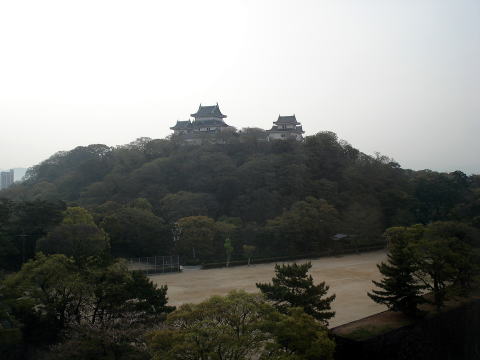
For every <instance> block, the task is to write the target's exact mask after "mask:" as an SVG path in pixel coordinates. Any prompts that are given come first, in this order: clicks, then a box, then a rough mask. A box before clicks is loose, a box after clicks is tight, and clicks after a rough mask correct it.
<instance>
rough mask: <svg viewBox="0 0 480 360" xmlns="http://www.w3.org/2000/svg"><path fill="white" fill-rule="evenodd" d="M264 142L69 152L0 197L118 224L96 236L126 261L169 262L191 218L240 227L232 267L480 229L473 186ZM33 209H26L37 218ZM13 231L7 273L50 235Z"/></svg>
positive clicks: (247, 139)
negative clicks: (251, 256) (177, 231)
mask: <svg viewBox="0 0 480 360" xmlns="http://www.w3.org/2000/svg"><path fill="white" fill-rule="evenodd" d="M263 136H264V132H262V131H260V130H258V129H246V130H245V131H244V132H243V133H240V134H229V135H228V136H227V137H226V138H224V139H221V140H222V141H221V142H222V143H216V144H214V143H205V144H203V145H199V146H196V145H195V146H194V145H191V146H180V145H179V143H178V142H177V141H176V140H175V138H174V137H172V138H171V139H157V140H152V139H149V138H140V139H137V140H136V141H134V142H132V143H130V144H127V145H124V146H117V147H114V148H113V147H108V146H105V145H100V144H94V145H90V146H85V147H77V148H75V149H73V150H71V151H66V152H60V153H57V154H54V155H53V156H52V157H50V158H49V159H47V160H45V161H44V162H42V163H40V164H38V165H36V166H34V167H33V168H31V169H30V170H29V171H28V175H27V181H26V182H24V183H22V184H18V185H15V186H12V187H10V188H9V189H7V190H4V191H2V192H1V195H0V196H2V197H3V196H4V197H7V198H10V199H15V200H22V201H23V200H24V199H27V200H33V199H43V200H50V201H49V202H44V205H43V206H44V210H45V211H44V212H43V213H39V212H36V211H34V213H32V214H31V215H32V218H37V219H41V218H42V217H44V216H46V215H47V214H49V213H50V214H51V215H53V214H52V213H51V211H52V209H50V210H48V209H47V206H45V205H46V204H48V206H50V207H53V204H55V203H54V202H53V200H55V199H63V200H64V201H67V202H68V203H70V204H75V206H77V205H78V206H83V207H85V208H88V209H89V210H90V211H91V212H92V214H93V218H94V220H95V222H96V223H97V224H98V225H100V224H101V223H102V221H103V220H104V219H105V218H106V217H117V219H109V220H112V221H111V223H109V224H108V225H107V223H105V225H106V226H109V227H110V228H111V229H112V232H113V233H114V234H113V235H112V234H109V235H110V237H111V239H112V251H113V254H114V255H122V256H126V257H134V256H144V255H152V254H153V253H156V254H168V253H170V251H171V250H172V248H173V247H172V236H171V233H170V228H171V227H173V224H175V223H176V222H177V221H179V220H180V219H182V218H186V217H192V216H207V217H210V218H212V219H214V220H215V221H216V222H218V221H219V219H224V218H237V219H239V222H238V224H236V225H237V229H236V230H235V235H234V236H231V239H232V244H233V246H234V251H233V253H232V259H233V260H235V259H238V258H240V257H241V256H242V246H243V245H244V244H248V245H253V246H255V247H256V249H257V250H256V253H257V254H258V255H259V256H262V257H272V256H281V255H293V254H297V255H298V254H304V255H307V254H310V253H314V252H319V251H322V252H323V251H325V250H329V249H331V248H332V247H333V244H332V242H331V235H332V234H335V233H342V234H347V235H349V237H348V239H350V243H348V242H344V243H343V245H342V244H340V243H336V246H340V245H342V246H346V247H362V246H368V245H370V244H374V243H377V242H379V241H380V240H381V234H382V233H383V232H384V230H385V229H386V228H388V227H392V226H409V225H411V224H414V223H422V224H428V223H431V222H433V221H439V220H441V221H449V220H462V221H465V222H468V223H471V224H477V223H479V222H478V219H477V218H476V217H478V214H479V211H480V181H478V178H477V176H475V175H472V176H466V175H465V174H463V173H462V172H459V171H455V172H452V173H449V174H448V173H437V172H433V171H429V170H425V171H411V170H403V169H402V168H401V167H400V166H399V165H398V163H396V162H395V161H394V160H393V159H390V158H388V157H387V156H384V155H381V154H375V155H374V156H367V155H365V154H363V153H361V152H360V151H358V150H357V149H355V148H353V147H352V146H351V145H350V144H348V143H346V142H345V141H343V140H339V139H338V137H337V135H336V134H334V133H332V132H320V133H318V134H315V135H313V136H307V137H306V139H305V142H296V141H273V142H265V141H262V140H261V139H262V137H263ZM313 199H314V200H313ZM19 203H21V202H19ZM38 205H40V204H39V203H37V204H36V205H35V206H34V207H33V208H37V209H40V208H41V206H38ZM123 208H133V209H136V210H143V211H148V212H150V213H151V214H153V215H154V216H156V217H157V218H158V219H157V220H153V219H154V218H152V217H149V220H148V221H146V222H148V223H149V225H148V226H149V228H150V232H155V234H156V235H155V236H156V238H157V239H158V240H154V239H148V240H146V241H143V240H142V239H144V238H145V234H146V233H145V232H143V231H142V230H141V227H142V226H143V225H141V222H142V221H141V220H140V219H139V216H138V214H137V215H133V214H125V212H124V211H123V210H122V209H123ZM31 210H32V209H31ZM62 210H63V209H62ZM49 211H50V212H49ZM16 212H18V211H16ZM119 212H122V214H121V215H120V214H118V213H119ZM116 213H117V214H116ZM130 215H131V216H130ZM54 217H55V216H53V218H54ZM21 218H22V219H26V218H25V217H23V215H21ZM130 218H131V219H132V220H131V221H130ZM17 219H18V217H17V215H15V216H10V220H9V221H8V224H7V227H8V231H6V232H7V233H8V236H6V237H5V236H1V235H0V255H1V254H2V253H3V254H4V255H3V257H4V259H5V260H6V262H4V263H5V264H7V265H4V266H7V267H10V268H15V266H18V265H19V263H21V262H22V260H21V259H22V258H24V259H28V258H31V257H32V256H33V255H34V252H35V248H36V241H37V240H38V239H39V238H42V237H44V236H45V234H46V233H47V232H48V231H50V230H51V228H52V227H53V226H55V225H57V224H58V222H55V221H53V224H49V225H48V226H47V224H45V226H44V227H43V228H41V229H39V232H36V231H27V230H25V231H24V230H22V228H21V226H20V227H19V226H17V225H20V224H19V223H18V222H17ZM120 220H121V221H120ZM42 221H43V220H42ZM123 221H126V222H127V223H129V224H130V225H134V226H132V227H131V229H132V230H130V231H126V232H125V233H128V238H130V239H132V238H133V239H134V240H128V239H127V236H124V237H123V238H122V236H121V234H122V231H123V230H129V229H128V228H127V227H124V229H122V222H123ZM158 222H164V223H165V226H164V227H163V228H164V230H161V231H160V230H159V229H160V227H161V226H157V225H158V224H157V225H155V224H153V223H158ZM13 223H14V224H13ZM20 223H21V225H22V226H24V227H25V228H28V227H29V225H28V224H27V223H26V222H24V221H23V220H22V221H20ZM135 224H136V225H138V226H135ZM12 225H13V226H12ZM52 225H53V226H52ZM477 225H478V224H477ZM42 226H43V225H42ZM13 228H15V229H13ZM153 228H157V230H155V231H154V230H153ZM121 229H122V231H121ZM137 231H138V232H139V235H138V236H137V235H135V232H137ZM107 232H109V231H108V230H107ZM0 233H4V231H3V229H2V228H0ZM160 233H162V234H160ZM19 234H25V235H27V237H24V238H19V237H18V235H19ZM214 237H215V239H214V241H213V242H214V245H213V247H212V250H211V251H207V253H208V256H207V257H209V258H212V259H214V261H217V262H218V261H221V259H222V258H223V257H224V249H223V242H224V240H225V238H224V237H222V236H220V235H215V236H214ZM20 240H25V241H20ZM137 241H138V242H139V245H138V246H135V244H136V242H137ZM22 242H25V245H26V246H25V249H24V250H22V245H21V244H19V243H22ZM117 245H118V246H117ZM147 248H148V250H147ZM144 249H145V250H144ZM190 250H192V249H190ZM190 253H191V255H189V257H192V256H193V252H192V251H190ZM9 263H10V264H9Z"/></svg>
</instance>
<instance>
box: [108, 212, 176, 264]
mask: <svg viewBox="0 0 480 360" xmlns="http://www.w3.org/2000/svg"><path fill="white" fill-rule="evenodd" d="M100 226H101V227H102V228H103V229H104V230H105V231H106V232H107V233H108V234H109V236H110V244H111V251H112V255H114V256H123V257H138V256H152V255H155V254H164V255H167V254H169V253H170V252H171V251H172V248H173V238H172V234H171V231H170V227H169V226H168V225H167V224H166V223H165V222H164V221H163V219H162V218H160V217H158V216H156V215H155V214H153V213H152V212H151V211H149V210H145V209H143V208H138V207H120V208H118V209H115V210H114V211H113V212H111V213H107V214H106V215H105V216H104V217H103V220H102V221H101V222H100Z"/></svg>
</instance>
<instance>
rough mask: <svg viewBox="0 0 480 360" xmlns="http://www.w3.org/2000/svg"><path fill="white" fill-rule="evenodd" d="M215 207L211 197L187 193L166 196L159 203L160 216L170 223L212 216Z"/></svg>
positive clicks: (215, 204)
mask: <svg viewBox="0 0 480 360" xmlns="http://www.w3.org/2000/svg"><path fill="white" fill-rule="evenodd" d="M217 207H218V204H217V203H216V201H215V198H214V197H213V196H212V195H210V194H205V193H191V192H187V191H180V192H178V193H175V194H167V195H166V196H165V197H163V198H162V200H161V201H160V211H161V213H162V216H164V217H165V218H166V219H167V220H169V221H172V222H173V221H177V220H178V219H181V218H183V217H188V216H199V215H204V216H213V215H215V213H216V209H217Z"/></svg>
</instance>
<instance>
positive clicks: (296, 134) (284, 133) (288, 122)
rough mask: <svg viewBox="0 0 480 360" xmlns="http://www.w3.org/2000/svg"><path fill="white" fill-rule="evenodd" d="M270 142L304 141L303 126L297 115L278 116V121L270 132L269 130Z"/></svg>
mask: <svg viewBox="0 0 480 360" xmlns="http://www.w3.org/2000/svg"><path fill="white" fill-rule="evenodd" d="M267 133H268V140H269V141H271V140H288V139H295V140H298V141H302V140H303V135H302V134H303V133H305V131H303V129H302V124H300V123H299V122H298V121H297V118H296V117H295V114H293V115H289V116H281V115H278V119H277V121H275V122H274V123H273V126H272V128H271V129H270V130H267Z"/></svg>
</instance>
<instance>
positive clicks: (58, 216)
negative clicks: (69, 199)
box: [0, 199, 65, 270]
mask: <svg viewBox="0 0 480 360" xmlns="http://www.w3.org/2000/svg"><path fill="white" fill-rule="evenodd" d="M64 210H65V204H64V203H62V202H48V201H41V200H35V201H9V200H5V199H3V200H2V199H0V268H1V269H7V270H17V269H18V268H20V266H21V264H22V263H23V262H25V261H26V260H28V259H30V258H31V257H33V256H34V254H35V248H36V244H37V241H38V240H39V239H40V238H42V237H44V236H45V235H46V234H47V232H49V231H50V230H51V229H53V228H54V227H55V226H56V225H58V224H59V223H60V222H61V221H62V219H63V211H64Z"/></svg>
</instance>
